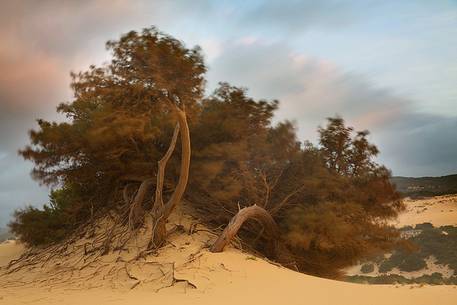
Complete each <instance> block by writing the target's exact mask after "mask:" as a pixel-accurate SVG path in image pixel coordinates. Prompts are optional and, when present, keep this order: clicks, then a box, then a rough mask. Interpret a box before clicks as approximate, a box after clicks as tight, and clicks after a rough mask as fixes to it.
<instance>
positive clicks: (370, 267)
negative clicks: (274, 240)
mask: <svg viewBox="0 0 457 305" xmlns="http://www.w3.org/2000/svg"><path fill="white" fill-rule="evenodd" d="M360 271H361V272H362V273H371V272H373V271H374V264H363V265H362V267H361V268H360Z"/></svg>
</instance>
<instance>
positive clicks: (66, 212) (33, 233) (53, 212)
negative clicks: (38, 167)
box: [9, 188, 80, 246]
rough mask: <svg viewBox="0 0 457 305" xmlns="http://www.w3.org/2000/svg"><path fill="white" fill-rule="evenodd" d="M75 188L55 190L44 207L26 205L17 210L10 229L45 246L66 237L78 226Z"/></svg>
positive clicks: (29, 240)
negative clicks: (76, 221)
mask: <svg viewBox="0 0 457 305" xmlns="http://www.w3.org/2000/svg"><path fill="white" fill-rule="evenodd" d="M78 197H79V196H78V194H76V192H75V190H74V189H70V188H65V189H60V190H55V191H52V192H51V194H50V196H49V199H50V200H49V201H50V203H49V204H46V205H44V207H43V209H37V208H34V207H26V208H25V209H20V210H17V211H16V212H15V215H14V220H13V221H12V222H11V223H10V224H9V227H10V229H11V231H12V232H13V233H14V234H15V235H16V236H19V237H20V239H21V240H22V241H23V242H25V243H27V244H29V245H32V246H38V245H46V244H50V243H54V242H58V241H60V240H62V239H64V238H65V237H66V236H67V235H68V234H69V232H70V231H71V229H72V228H74V226H75V225H76V223H75V219H77V217H75V214H78V213H77V211H75V208H78V207H79V206H80V205H78V204H76V203H75V201H74V200H75V199H76V198H78Z"/></svg>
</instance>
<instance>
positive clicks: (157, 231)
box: [149, 102, 191, 248]
mask: <svg viewBox="0 0 457 305" xmlns="http://www.w3.org/2000/svg"><path fill="white" fill-rule="evenodd" d="M170 106H171V108H172V111H173V112H174V113H175V114H176V116H177V119H178V123H177V125H176V128H175V131H174V133H173V138H172V140H171V143H170V146H169V148H168V150H167V152H166V153H165V155H164V157H163V158H162V159H161V160H160V161H159V162H158V166H159V169H158V174H157V189H156V195H155V200H154V205H153V208H152V217H153V227H152V237H151V242H150V246H149V247H155V248H157V247H160V246H161V245H162V244H163V243H164V241H165V239H166V237H167V232H166V227H165V224H166V222H167V219H168V217H169V216H170V214H171V213H172V212H173V210H174V208H175V207H176V205H177V204H178V203H179V202H180V201H181V199H182V196H183V194H184V191H185V190H186V186H187V181H188V180H189V168H190V154H191V148H190V133H189V126H188V124H187V117H186V112H185V111H184V110H181V109H179V108H178V106H176V104H174V103H171V102H170ZM178 132H179V134H180V135H181V169H180V174H179V180H178V183H177V185H176V188H175V190H174V192H173V194H172V195H171V197H170V199H169V200H168V201H167V203H166V204H164V203H163V198H162V190H163V181H164V179H165V167H166V164H167V162H168V160H169V159H170V157H171V154H172V153H173V151H174V148H175V146H176V141H177V136H178Z"/></svg>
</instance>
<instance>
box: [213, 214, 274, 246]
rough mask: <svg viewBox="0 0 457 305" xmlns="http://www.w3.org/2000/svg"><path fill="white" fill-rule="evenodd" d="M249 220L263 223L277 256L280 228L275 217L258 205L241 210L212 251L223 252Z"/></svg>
mask: <svg viewBox="0 0 457 305" xmlns="http://www.w3.org/2000/svg"><path fill="white" fill-rule="evenodd" d="M249 219H255V220H257V221H258V222H260V223H262V225H263V227H264V229H265V233H266V234H267V235H268V236H269V237H270V239H271V242H272V246H273V247H272V249H271V250H272V251H271V252H272V254H273V255H276V253H275V252H276V251H277V249H276V247H277V242H278V240H279V230H278V226H277V224H276V222H275V220H274V219H273V217H271V215H270V213H268V211H266V210H265V209H264V208H261V207H260V206H258V205H252V206H250V207H246V208H243V209H241V210H239V211H238V213H237V214H236V215H235V216H233V218H232V219H231V220H230V222H229V224H228V225H227V227H226V228H225V229H224V231H223V232H222V234H221V235H220V236H219V238H218V239H217V240H216V242H215V243H214V244H213V245H212V246H211V249H210V251H211V252H222V251H223V250H224V248H225V246H226V245H227V244H228V243H230V241H231V240H232V239H233V237H235V235H236V234H237V233H238V230H239V229H240V228H241V226H242V225H243V223H244V222H245V221H246V220H249Z"/></svg>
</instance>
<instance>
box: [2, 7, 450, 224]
mask: <svg viewBox="0 0 457 305" xmlns="http://www.w3.org/2000/svg"><path fill="white" fill-rule="evenodd" d="M151 25H155V26H157V27H158V28H159V29H160V30H162V31H164V32H167V33H169V34H172V35H173V36H175V37H176V38H178V39H180V40H182V41H184V42H185V43H186V45H188V46H189V47H192V46H194V45H196V44H198V45H200V46H201V47H202V48H203V52H204V54H205V56H206V63H207V65H208V67H209V71H208V74H207V78H208V91H211V89H212V88H214V87H215V85H216V84H217V82H219V81H228V82H230V83H232V84H234V85H239V86H243V87H247V88H248V89H249V92H250V94H251V95H252V96H254V97H256V98H266V99H279V100H280V102H281V104H280V105H281V106H280V109H279V111H278V113H277V120H281V119H289V120H293V121H294V122H295V124H296V126H297V128H298V133H299V135H300V138H301V139H302V140H305V139H310V140H312V141H315V140H316V129H317V126H318V125H319V124H323V123H324V122H325V118H326V117H328V116H332V115H335V114H340V115H342V116H343V117H344V118H345V119H346V120H347V121H348V123H349V124H351V125H353V126H355V127H356V128H357V129H369V130H370V131H371V132H372V135H371V139H372V141H374V142H375V143H376V144H377V145H378V147H379V148H380V150H381V155H380V157H379V161H380V162H382V163H385V164H386V165H387V166H388V167H389V168H391V169H392V171H393V174H394V175H407V176H424V175H434V176H435V175H444V174H450V173H456V172H457V86H456V83H457V1H441V0H434V1H430V0H424V1H387V0H385V1H371V0H363V1H335V0H321V1H199V0H195V1H165V0H163V1H162V0H160V1H146V0H144V1H122V0H114V1H108V0H101V1H89V0H84V1H53V0H45V1H39V2H36V1H20V2H19V1H8V2H6V1H5V2H2V3H1V4H0V35H1V37H2V43H1V44H0V71H2V72H3V73H1V75H0V166H1V167H2V172H1V173H0V209H1V210H0V226H2V225H4V224H5V223H6V221H7V219H8V217H9V215H10V214H11V212H12V210H13V209H14V208H16V207H18V206H24V205H25V204H34V205H41V204H42V203H44V202H45V201H46V198H47V192H48V190H47V189H46V188H43V187H39V186H38V185H37V184H36V182H34V181H32V179H31V178H30V176H29V172H30V169H31V164H28V163H26V162H24V161H23V160H21V159H20V158H19V157H18V156H17V154H16V151H17V150H18V149H19V148H21V147H22V146H24V145H25V144H26V143H27V130H28V129H30V128H33V127H34V126H35V123H34V122H35V121H34V119H35V118H37V117H41V118H45V119H59V117H58V116H56V114H55V111H54V109H55V106H56V105H57V104H58V103H60V102H62V101H68V100H70V99H71V91H70V89H69V82H70V77H69V72H70V71H79V70H84V69H86V68H87V67H88V65H90V64H101V63H102V62H104V61H106V60H108V59H109V54H108V53H107V52H106V50H105V48H104V43H105V42H106V41H107V40H109V39H116V38H118V37H119V35H120V34H121V33H125V32H127V31H129V30H141V28H144V27H148V26H151Z"/></svg>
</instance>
